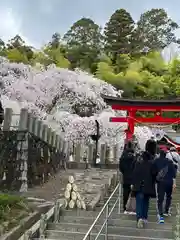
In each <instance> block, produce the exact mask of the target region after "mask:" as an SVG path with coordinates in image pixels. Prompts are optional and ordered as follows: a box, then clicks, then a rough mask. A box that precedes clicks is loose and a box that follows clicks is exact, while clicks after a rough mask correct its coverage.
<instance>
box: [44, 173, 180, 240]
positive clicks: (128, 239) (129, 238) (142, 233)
mask: <svg viewBox="0 0 180 240" xmlns="http://www.w3.org/2000/svg"><path fill="white" fill-rule="evenodd" d="M107 199H108V197H106V198H105V199H104V200H103V201H101V202H100V203H99V205H98V206H97V207H96V209H95V210H94V211H83V210H63V211H62V213H61V216H60V221H59V223H48V226H47V230H46V238H47V239H48V240H53V239H59V240H82V239H83V237H84V236H85V234H86V232H87V231H88V229H89V227H90V226H91V224H92V223H93V221H94V220H95V218H96V216H97V215H98V213H99V211H100V210H101V208H102V206H103V205H104V202H105V201H106V200H107ZM116 199H117V195H115V196H114V197H113V198H112V199H111V201H110V203H109V210H111V207H112V206H113V204H114V202H115V201H116ZM178 202H180V176H178V177H177V190H176V192H175V193H174V194H173V203H172V216H171V217H168V218H165V224H157V213H156V200H155V199H152V200H151V202H150V210H149V219H148V220H149V223H148V225H147V227H146V229H137V228H136V220H135V219H136V218H135V216H130V215H124V214H123V213H121V214H118V206H116V207H115V209H114V211H113V213H112V215H111V217H110V219H109V221H108V240H141V239H142V240H170V239H171V240H172V239H173V227H172V226H173V225H174V224H175V215H176V204H177V203H178ZM117 205H118V204H117ZM121 206H122V203H121ZM103 222H104V216H101V218H100V219H99V220H98V222H97V224H96V225H95V227H94V228H93V231H92V233H91V236H90V238H88V240H95V238H96V234H97V233H98V231H99V230H100V228H101V226H102V224H103ZM104 232H105V230H103V232H102V234H101V235H100V236H99V238H98V240H104V239H105V235H104Z"/></svg>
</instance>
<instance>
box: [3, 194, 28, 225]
mask: <svg viewBox="0 0 180 240" xmlns="http://www.w3.org/2000/svg"><path fill="white" fill-rule="evenodd" d="M30 211H31V210H30V208H29V207H28V205H27V203H26V200H25V199H24V198H23V197H19V196H15V195H9V194H0V224H2V225H3V224H4V223H5V222H6V226H3V227H5V228H8V229H9V228H10V227H12V226H13V225H16V224H18V223H19V222H18V220H20V219H22V218H23V217H25V216H27V214H28V212H30Z"/></svg>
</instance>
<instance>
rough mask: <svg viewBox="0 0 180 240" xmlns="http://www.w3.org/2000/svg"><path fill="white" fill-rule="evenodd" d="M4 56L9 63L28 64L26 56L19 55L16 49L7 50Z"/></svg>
mask: <svg viewBox="0 0 180 240" xmlns="http://www.w3.org/2000/svg"><path fill="white" fill-rule="evenodd" d="M6 55H7V58H8V59H9V61H10V62H17V63H25V64H28V59H27V56H26V55H25V54H23V53H21V52H20V51H19V50H18V49H17V48H13V49H9V50H7V52H6Z"/></svg>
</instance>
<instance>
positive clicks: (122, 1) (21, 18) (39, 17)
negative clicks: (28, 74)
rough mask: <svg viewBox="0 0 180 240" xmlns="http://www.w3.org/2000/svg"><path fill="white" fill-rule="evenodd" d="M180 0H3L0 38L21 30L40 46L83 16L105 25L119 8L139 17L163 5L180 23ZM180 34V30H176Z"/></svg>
mask: <svg viewBox="0 0 180 240" xmlns="http://www.w3.org/2000/svg"><path fill="white" fill-rule="evenodd" d="M179 7H180V0H171V1H167V0H151V1H147V0H0V21H1V24H0V38H1V39H3V40H4V41H7V40H8V39H11V38H12V37H14V36H15V35H16V34H19V35H20V36H21V37H22V38H23V39H24V40H25V42H26V43H27V44H30V45H32V46H34V47H36V48H39V47H40V46H42V45H43V44H45V43H47V42H48V41H49V40H50V39H51V36H52V34H53V33H55V32H59V33H60V34H61V35H63V34H64V33H65V32H66V31H67V30H68V29H69V28H70V27H71V25H72V24H73V23H74V22H75V21H77V20H78V19H80V18H82V17H89V18H92V19H93V20H94V21H95V22H96V23H97V24H99V25H101V26H104V25H105V23H106V22H107V21H108V19H109V18H110V16H111V15H112V13H113V12H114V11H115V10H116V9H119V8H124V9H126V10H127V11H129V12H130V13H131V15H132V17H133V19H134V20H135V21H136V20H138V18H139V16H140V14H141V13H143V12H144V11H146V10H149V9H151V8H164V9H165V10H166V11H167V12H168V15H169V16H170V17H171V18H172V19H173V20H174V21H176V22H177V23H179V24H180V15H179ZM177 35H178V37H180V30H179V31H177Z"/></svg>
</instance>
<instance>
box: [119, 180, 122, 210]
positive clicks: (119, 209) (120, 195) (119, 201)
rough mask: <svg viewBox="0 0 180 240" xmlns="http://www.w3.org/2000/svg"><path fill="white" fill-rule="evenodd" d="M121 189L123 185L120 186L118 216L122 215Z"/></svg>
mask: <svg viewBox="0 0 180 240" xmlns="http://www.w3.org/2000/svg"><path fill="white" fill-rule="evenodd" d="M121 189H122V186H121V183H120V184H119V194H118V195H119V196H118V198H119V201H118V214H120V213H121Z"/></svg>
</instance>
